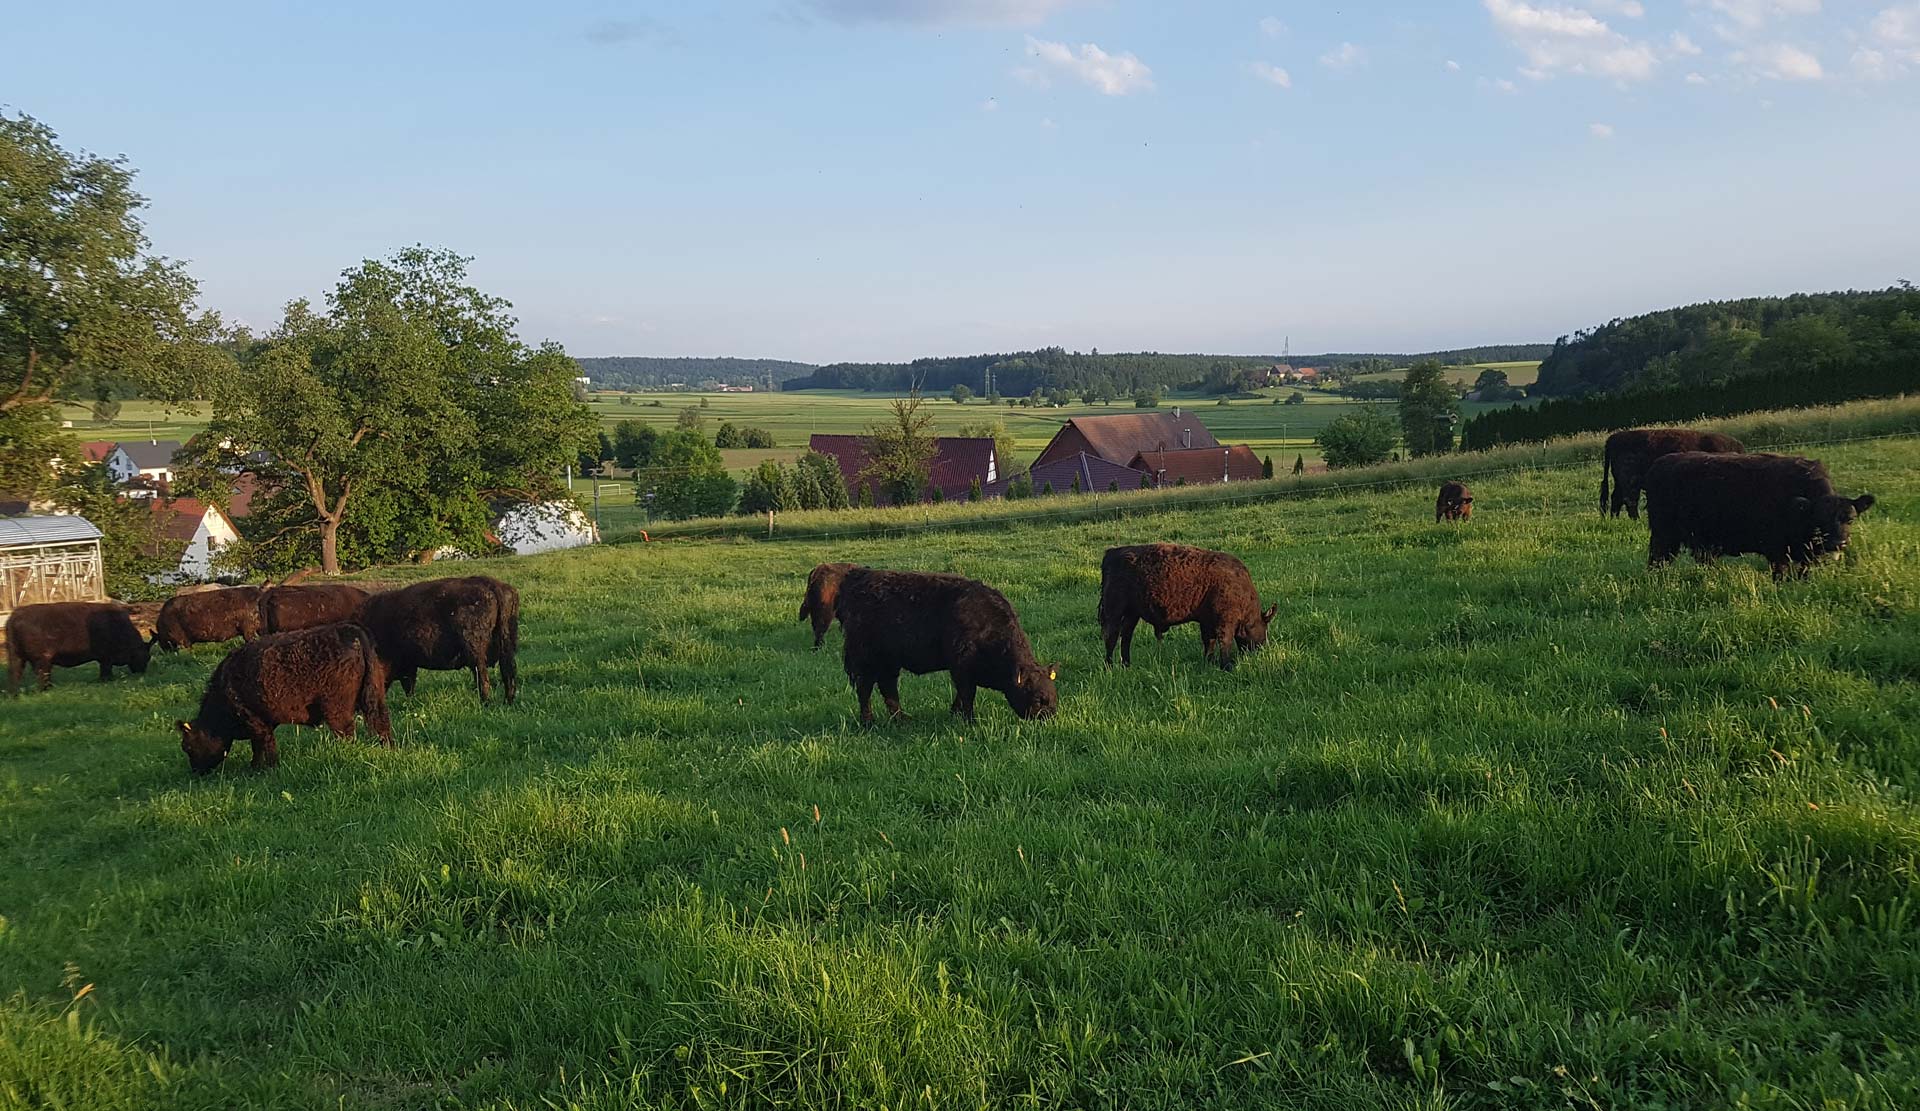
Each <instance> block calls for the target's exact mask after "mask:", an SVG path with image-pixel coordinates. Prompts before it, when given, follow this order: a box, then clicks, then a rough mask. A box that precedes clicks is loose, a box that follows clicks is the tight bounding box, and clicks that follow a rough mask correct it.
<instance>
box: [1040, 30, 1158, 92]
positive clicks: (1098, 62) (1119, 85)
mask: <svg viewBox="0 0 1920 1111" xmlns="http://www.w3.org/2000/svg"><path fill="white" fill-rule="evenodd" d="M1027 54H1028V55H1029V56H1031V57H1034V58H1038V59H1039V60H1040V61H1041V62H1042V63H1043V64H1045V65H1047V66H1049V67H1051V68H1052V69H1054V70H1057V71H1059V72H1061V73H1065V74H1068V75H1069V76H1072V77H1075V78H1077V79H1079V80H1080V81H1082V82H1084V83H1085V84H1088V85H1091V86H1092V87H1094V88H1095V89H1098V90H1100V91H1101V92H1102V93H1105V94H1106V95H1107V96H1126V95H1127V94H1128V93H1139V92H1149V91H1151V90H1152V89H1153V70H1151V69H1149V68H1148V67H1147V64H1146V63H1145V62H1142V61H1141V60H1140V59H1138V58H1136V57H1134V56H1133V55H1132V54H1130V53H1125V52H1123V53H1120V54H1109V53H1107V52H1106V51H1104V50H1102V49H1100V48H1099V47H1098V46H1095V45H1094V44H1093V43H1084V44H1082V45H1081V47H1080V50H1079V52H1078V53H1075V51H1074V49H1073V48H1072V47H1070V46H1068V45H1067V44H1066V43H1063V42H1048V41H1046V40H1045V39H1036V38H1034V37H1033V36H1032V35H1028V36H1027Z"/></svg>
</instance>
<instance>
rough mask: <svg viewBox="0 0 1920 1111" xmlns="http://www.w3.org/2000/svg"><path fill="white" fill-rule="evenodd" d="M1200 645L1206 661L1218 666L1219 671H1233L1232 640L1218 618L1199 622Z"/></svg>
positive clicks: (1204, 619) (1208, 618)
mask: <svg viewBox="0 0 1920 1111" xmlns="http://www.w3.org/2000/svg"><path fill="white" fill-rule="evenodd" d="M1200 644H1201V651H1202V653H1203V654H1204V655H1205V656H1206V658H1207V659H1208V660H1211V661H1212V662H1214V663H1216V664H1219V665H1220V670H1222V671H1232V670H1233V638H1232V637H1231V636H1230V635H1229V634H1228V632H1227V628H1226V626H1224V625H1223V624H1222V623H1221V622H1220V621H1219V619H1218V618H1214V617H1207V618H1203V619H1202V620H1201V622H1200Z"/></svg>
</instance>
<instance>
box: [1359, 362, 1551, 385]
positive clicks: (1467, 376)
mask: <svg viewBox="0 0 1920 1111" xmlns="http://www.w3.org/2000/svg"><path fill="white" fill-rule="evenodd" d="M1484 370H1499V371H1505V372H1506V375H1507V384H1508V385H1510V386H1531V385H1533V384H1534V383H1535V382H1537V381H1539V380H1540V364H1539V363H1538V362H1524V363H1473V364H1470V365H1467V366H1450V367H1443V368H1442V371H1443V372H1444V373H1445V374H1446V376H1447V378H1448V379H1449V380H1451V381H1453V382H1456V383H1458V384H1459V385H1462V386H1471V385H1473V384H1474V383H1475V382H1477V381H1479V380H1480V372H1481V371H1484ZM1406 376H1407V368H1406V367H1399V368H1397V369H1394V370H1383V371H1379V372H1378V373H1374V374H1362V375H1358V376H1357V377H1356V379H1355V380H1356V381H1360V382H1380V381H1394V382H1397V381H1399V380H1400V379H1402V378H1405V377H1406Z"/></svg>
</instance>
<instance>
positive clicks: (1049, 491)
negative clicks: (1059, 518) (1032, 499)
mask: <svg viewBox="0 0 1920 1111" xmlns="http://www.w3.org/2000/svg"><path fill="white" fill-rule="evenodd" d="M1040 496H1041V497H1043V498H1050V497H1052V496H1053V483H1051V482H1047V483H1043V484H1041V486H1040Z"/></svg>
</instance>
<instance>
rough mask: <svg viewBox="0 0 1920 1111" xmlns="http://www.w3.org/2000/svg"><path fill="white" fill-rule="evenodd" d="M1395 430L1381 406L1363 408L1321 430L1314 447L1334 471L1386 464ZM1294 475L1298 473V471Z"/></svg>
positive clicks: (1395, 433) (1383, 407)
mask: <svg viewBox="0 0 1920 1111" xmlns="http://www.w3.org/2000/svg"><path fill="white" fill-rule="evenodd" d="M1397 434H1398V429H1396V428H1394V426H1393V418H1391V417H1389V416H1387V412H1386V407H1385V406H1383V405H1363V406H1361V407H1360V409H1359V411H1358V412H1353V413H1348V414H1346V415H1345V416H1343V417H1340V418H1339V419H1337V420H1335V421H1333V422H1332V423H1330V424H1328V425H1327V426H1326V427H1325V428H1323V429H1321V430H1320V435H1319V436H1318V437H1317V438H1316V439H1315V440H1314V443H1316V444H1318V445H1319V446H1320V454H1321V455H1322V456H1323V457H1325V459H1326V461H1327V466H1328V467H1330V468H1332V469H1333V470H1336V471H1337V470H1340V469H1342V468H1345V467H1365V466H1370V465H1372V464H1374V463H1384V462H1386V459H1387V456H1388V455H1391V454H1392V453H1393V444H1394V440H1395V439H1396V438H1397ZM1295 473H1296V474H1297V473H1299V472H1298V471H1297V470H1296V471H1295Z"/></svg>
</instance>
